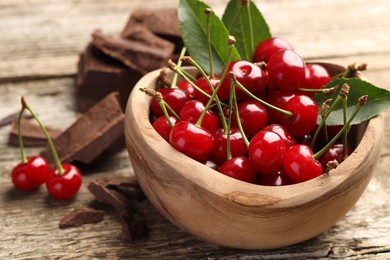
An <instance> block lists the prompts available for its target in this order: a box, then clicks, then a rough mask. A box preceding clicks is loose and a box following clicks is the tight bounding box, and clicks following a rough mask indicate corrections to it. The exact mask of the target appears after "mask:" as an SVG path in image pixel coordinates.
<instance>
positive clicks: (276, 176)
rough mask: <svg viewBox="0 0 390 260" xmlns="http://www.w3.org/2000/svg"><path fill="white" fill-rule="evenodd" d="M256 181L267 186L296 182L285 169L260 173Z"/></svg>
mask: <svg viewBox="0 0 390 260" xmlns="http://www.w3.org/2000/svg"><path fill="white" fill-rule="evenodd" d="M256 183H257V184H259V185H265V186H285V185H290V184H294V182H293V181H292V180H291V179H290V177H288V175H287V174H286V172H285V171H284V170H283V169H280V170H278V171H276V172H273V173H270V174H258V176H257V182H256Z"/></svg>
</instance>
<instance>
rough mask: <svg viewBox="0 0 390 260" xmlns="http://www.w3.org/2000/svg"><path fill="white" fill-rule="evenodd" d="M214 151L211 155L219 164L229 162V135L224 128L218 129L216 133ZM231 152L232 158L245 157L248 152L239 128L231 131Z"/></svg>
mask: <svg viewBox="0 0 390 260" xmlns="http://www.w3.org/2000/svg"><path fill="white" fill-rule="evenodd" d="M213 135H214V149H213V152H212V153H211V155H210V156H211V158H213V159H214V160H215V161H216V162H217V163H223V162H225V161H226V160H227V134H226V133H225V132H224V131H223V129H222V128H218V129H216V130H215V131H214V133H213ZM230 150H231V154H232V157H239V156H243V155H245V154H246V152H247V147H246V145H245V142H244V140H243V139H242V135H241V133H240V131H239V130H238V129H237V128H231V129H230Z"/></svg>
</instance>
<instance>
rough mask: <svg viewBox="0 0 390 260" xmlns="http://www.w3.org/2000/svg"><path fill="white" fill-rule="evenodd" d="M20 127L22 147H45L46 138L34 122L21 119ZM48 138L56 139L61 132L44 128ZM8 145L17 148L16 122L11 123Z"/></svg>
mask: <svg viewBox="0 0 390 260" xmlns="http://www.w3.org/2000/svg"><path fill="white" fill-rule="evenodd" d="M20 127H21V130H22V139H23V145H24V146H26V147H29V146H30V147H31V146H45V145H46V144H47V140H46V136H45V134H44V133H43V131H42V129H41V128H40V127H39V125H38V124H37V123H35V121H34V120H29V119H26V118H22V120H21V121H20ZM46 130H47V131H48V133H49V135H50V137H51V138H52V139H54V138H57V137H58V136H59V135H60V134H61V133H62V131H61V130H58V129H54V128H51V127H46ZM8 144H9V145H15V146H19V139H18V122H17V121H14V122H13V123H12V127H11V131H10V133H9V138H8Z"/></svg>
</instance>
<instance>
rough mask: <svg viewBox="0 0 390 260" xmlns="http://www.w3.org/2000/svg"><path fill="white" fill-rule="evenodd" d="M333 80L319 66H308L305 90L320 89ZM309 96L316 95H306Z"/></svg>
mask: <svg viewBox="0 0 390 260" xmlns="http://www.w3.org/2000/svg"><path fill="white" fill-rule="evenodd" d="M330 80H331V77H330V75H329V73H328V71H327V70H326V69H325V68H324V67H323V66H321V65H319V64H308V65H306V68H305V83H304V86H303V87H304V88H307V89H320V88H322V87H323V86H325V85H326V84H328V83H329V82H330ZM306 94H307V95H314V93H306Z"/></svg>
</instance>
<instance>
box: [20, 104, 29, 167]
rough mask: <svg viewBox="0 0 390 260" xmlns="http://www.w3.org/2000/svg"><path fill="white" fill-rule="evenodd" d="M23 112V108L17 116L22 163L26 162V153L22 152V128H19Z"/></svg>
mask: <svg viewBox="0 0 390 260" xmlns="http://www.w3.org/2000/svg"><path fill="white" fill-rule="evenodd" d="M24 110H25V108H24V107H22V109H20V112H19V116H18V140H19V148H20V156H21V158H22V163H26V162H27V158H26V153H25V152H24V145H23V137H22V127H21V122H22V118H23V112H24Z"/></svg>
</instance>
